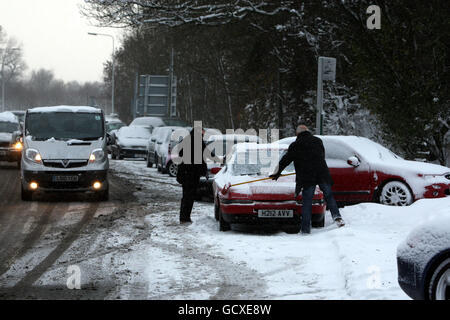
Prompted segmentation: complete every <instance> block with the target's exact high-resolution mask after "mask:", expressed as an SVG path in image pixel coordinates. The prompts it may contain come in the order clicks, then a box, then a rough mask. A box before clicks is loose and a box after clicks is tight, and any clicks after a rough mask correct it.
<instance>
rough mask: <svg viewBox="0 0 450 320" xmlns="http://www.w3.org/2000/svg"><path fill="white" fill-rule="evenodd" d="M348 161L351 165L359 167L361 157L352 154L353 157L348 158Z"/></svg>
mask: <svg viewBox="0 0 450 320" xmlns="http://www.w3.org/2000/svg"><path fill="white" fill-rule="evenodd" d="M347 163H348V164H349V165H351V166H352V167H355V168H356V167H358V166H359V165H360V164H361V162H360V161H359V159H358V158H357V157H355V156H352V157H350V158H348V160H347Z"/></svg>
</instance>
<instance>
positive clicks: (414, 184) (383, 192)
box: [274, 136, 450, 206]
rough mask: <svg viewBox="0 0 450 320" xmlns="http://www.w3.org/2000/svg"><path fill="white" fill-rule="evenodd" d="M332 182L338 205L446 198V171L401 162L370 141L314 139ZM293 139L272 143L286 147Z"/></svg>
mask: <svg viewBox="0 0 450 320" xmlns="http://www.w3.org/2000/svg"><path fill="white" fill-rule="evenodd" d="M317 137H319V138H320V139H322V142H323V145H324V148H325V157H326V161H327V164H328V167H329V169H330V173H331V176H332V178H333V181H334V185H333V189H332V190H333V194H334V197H335V199H336V201H337V202H338V203H339V204H340V205H344V204H352V203H360V202H367V201H375V202H380V203H382V204H386V205H396V206H406V205H410V204H411V203H413V202H414V201H416V200H418V199H423V198H442V197H445V196H449V195H450V168H447V167H444V166H440V165H435V164H430V163H423V162H418V161H409V160H405V159H403V158H401V157H399V156H397V155H396V154H394V153H393V152H391V151H390V150H389V149H387V148H385V147H383V146H382V145H380V144H378V143H376V142H374V141H371V140H370V139H367V138H363V137H356V136H317ZM295 139H296V137H289V138H285V139H282V140H279V141H276V142H274V145H281V144H285V145H289V144H291V143H292V142H294V141H295Z"/></svg>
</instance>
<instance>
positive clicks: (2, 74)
mask: <svg viewBox="0 0 450 320" xmlns="http://www.w3.org/2000/svg"><path fill="white" fill-rule="evenodd" d="M6 49H7V48H4V49H3V50H2V51H3V52H2V68H1V71H0V74H1V76H2V112H3V111H5V91H6V90H5V85H6V81H5V56H6ZM10 50H20V49H19V48H11V49H10Z"/></svg>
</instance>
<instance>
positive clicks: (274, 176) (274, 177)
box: [269, 172, 281, 181]
mask: <svg viewBox="0 0 450 320" xmlns="http://www.w3.org/2000/svg"><path fill="white" fill-rule="evenodd" d="M280 176H281V173H279V172H277V173H273V174H271V175H270V176H269V178H272V180H275V181H277V180H278V178H279V177H280Z"/></svg>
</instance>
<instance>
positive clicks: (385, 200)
mask: <svg viewBox="0 0 450 320" xmlns="http://www.w3.org/2000/svg"><path fill="white" fill-rule="evenodd" d="M412 202H413V196H412V193H411V191H410V190H409V188H408V186H407V185H406V184H404V183H403V182H400V181H391V182H388V183H386V184H385V185H384V187H383V189H382V190H381V194H380V203H381V204H385V205H390V206H409V205H410V204H411V203H412Z"/></svg>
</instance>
